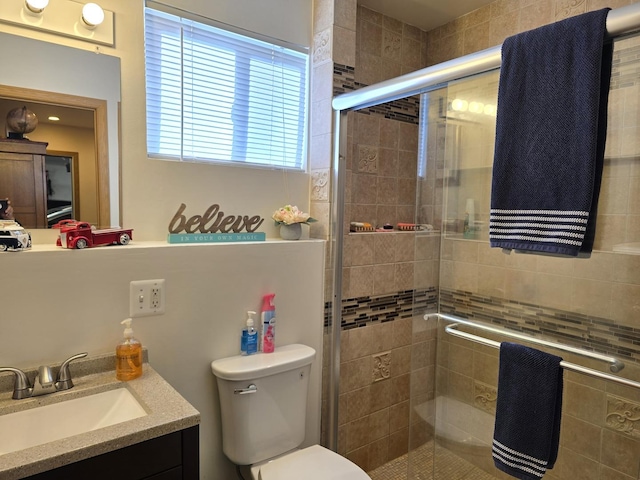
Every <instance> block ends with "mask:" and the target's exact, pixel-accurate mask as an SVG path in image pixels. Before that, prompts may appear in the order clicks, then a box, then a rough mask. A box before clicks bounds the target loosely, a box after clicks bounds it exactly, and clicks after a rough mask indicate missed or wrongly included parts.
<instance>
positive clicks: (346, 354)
mask: <svg viewBox="0 0 640 480" xmlns="http://www.w3.org/2000/svg"><path fill="white" fill-rule="evenodd" d="M357 13H358V15H357V20H356V38H357V42H356V62H355V65H349V64H341V63H339V62H334V65H333V92H334V94H339V93H343V92H346V91H350V90H354V89H357V88H361V87H363V86H366V85H370V84H373V83H376V82H379V81H382V80H385V79H388V78H392V77H395V76H398V75H401V74H403V73H407V72H410V71H414V70H418V69H420V68H421V67H422V66H424V55H425V53H426V47H425V45H426V42H425V39H424V32H422V31H420V30H419V29H417V28H415V27H412V26H410V25H406V24H403V23H401V22H399V21H397V20H395V19H392V18H389V17H386V16H384V15H381V14H379V13H377V12H374V11H371V10H368V9H366V8H363V7H358V11H357ZM418 121H419V99H417V98H410V99H403V100H401V101H397V102H390V103H389V104H386V105H382V106H377V107H372V108H369V109H364V110H361V111H358V112H351V113H349V117H348V126H349V128H348V152H349V153H348V155H347V158H346V164H347V176H346V192H345V221H346V225H345V226H346V229H345V230H346V231H347V232H348V230H349V228H348V224H349V222H351V221H360V222H369V223H371V224H372V225H380V226H382V225H383V224H385V223H389V224H392V225H395V224H397V223H398V222H407V223H413V222H414V221H415V214H416V177H417V174H416V172H417V156H418ZM439 246H440V239H439V236H438V235H434V234H428V233H425V232H417V233H414V232H397V231H396V232H388V233H347V234H346V236H345V242H344V252H343V266H344V269H343V292H342V296H343V299H344V300H343V304H342V310H343V319H342V334H341V348H340V350H341V365H340V371H341V376H340V387H339V388H340V400H339V428H338V436H339V440H338V451H339V452H340V453H341V454H343V455H345V456H346V457H347V458H349V459H351V460H353V461H354V462H356V463H357V464H359V465H360V466H361V467H362V468H363V469H365V470H371V469H374V468H376V467H378V466H380V465H381V464H384V463H385V462H387V461H389V460H391V459H394V458H396V457H398V456H401V455H403V454H405V453H407V451H408V449H409V445H410V444H411V445H419V444H421V443H424V442H425V441H426V440H428V435H427V433H426V432H427V431H428V429H427V428H425V425H424V420H422V419H416V418H413V419H412V418H411V416H410V402H411V401H412V399H413V398H420V399H422V398H423V397H426V396H429V395H432V394H433V383H434V382H433V375H432V374H431V375H429V372H433V371H434V361H435V343H434V336H433V335H434V333H433V332H430V331H427V330H426V329H424V328H422V327H423V324H424V322H422V315H423V314H424V312H427V311H434V310H435V301H436V288H437V285H438V282H437V279H438V270H439V264H438V251H439ZM325 343H326V344H327V343H328V342H325ZM327 358H328V356H327Z"/></svg>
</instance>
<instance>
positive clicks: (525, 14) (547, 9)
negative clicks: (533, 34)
mask: <svg viewBox="0 0 640 480" xmlns="http://www.w3.org/2000/svg"><path fill="white" fill-rule="evenodd" d="M552 21H553V1H552V0H537V1H535V2H532V3H531V4H530V5H527V6H525V7H523V8H522V10H521V13H520V26H519V30H520V31H521V32H524V31H526V30H532V29H534V28H538V27H541V26H542V25H547V24H548V23H551V22H552Z"/></svg>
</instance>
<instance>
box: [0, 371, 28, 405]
mask: <svg viewBox="0 0 640 480" xmlns="http://www.w3.org/2000/svg"><path fill="white" fill-rule="evenodd" d="M0 372H12V373H15V374H16V381H15V383H14V384H13V396H12V397H11V398H13V399H14V400H22V399H23V398H27V397H29V396H31V392H32V391H33V388H32V387H31V383H30V382H29V378H28V377H27V375H26V373H24V372H23V371H22V370H19V369H17V368H11V367H0Z"/></svg>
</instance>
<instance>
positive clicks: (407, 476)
mask: <svg viewBox="0 0 640 480" xmlns="http://www.w3.org/2000/svg"><path fill="white" fill-rule="evenodd" d="M433 460H434V458H433V442H428V443H426V444H424V445H422V446H421V447H419V448H417V449H415V450H412V451H411V452H410V453H408V454H405V455H403V456H401V457H398V458H396V459H395V460H392V461H391V462H388V463H386V464H384V465H382V466H380V467H378V468H376V469H375V470H372V471H370V472H367V473H368V474H369V476H370V477H371V480H432V479H433V480H495V477H494V476H492V475H490V474H488V473H487V472H485V471H484V470H481V469H479V468H477V467H475V466H474V465H472V464H471V463H469V462H467V461H466V460H463V459H462V458H460V457H458V456H457V455H455V454H453V453H451V452H450V451H449V450H447V449H446V448H443V447H440V446H436V462H435V470H434V461H433Z"/></svg>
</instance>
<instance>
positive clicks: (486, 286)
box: [478, 265, 506, 298]
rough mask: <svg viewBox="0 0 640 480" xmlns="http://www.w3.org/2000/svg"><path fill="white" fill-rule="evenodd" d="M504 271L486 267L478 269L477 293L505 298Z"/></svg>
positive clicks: (498, 268) (499, 268)
mask: <svg viewBox="0 0 640 480" xmlns="http://www.w3.org/2000/svg"><path fill="white" fill-rule="evenodd" d="M505 282H506V269H504V268H501V267H491V266H488V265H485V266H479V267H478V293H480V294H482V295H490V296H493V297H499V298H506V290H505V289H506V287H505Z"/></svg>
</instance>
